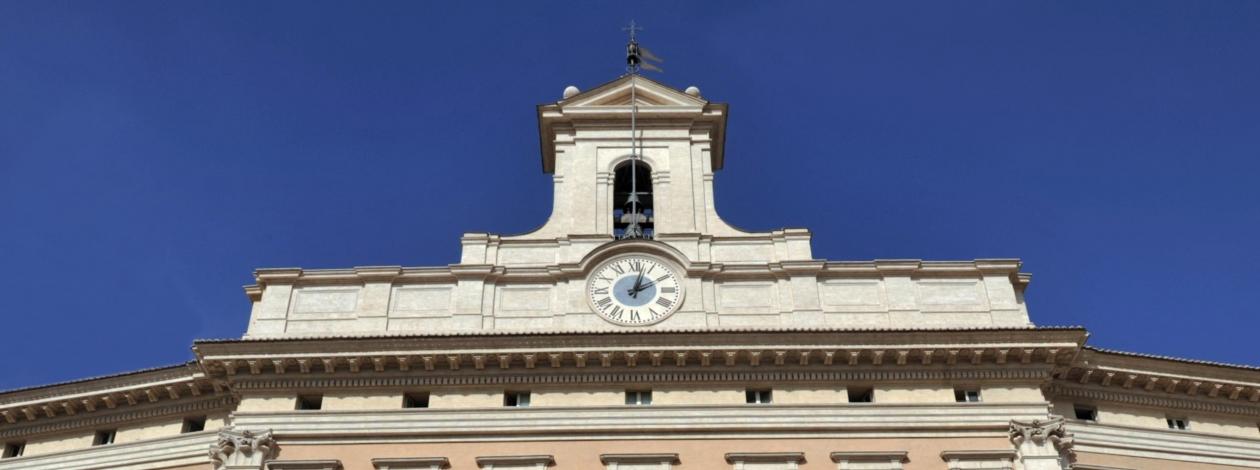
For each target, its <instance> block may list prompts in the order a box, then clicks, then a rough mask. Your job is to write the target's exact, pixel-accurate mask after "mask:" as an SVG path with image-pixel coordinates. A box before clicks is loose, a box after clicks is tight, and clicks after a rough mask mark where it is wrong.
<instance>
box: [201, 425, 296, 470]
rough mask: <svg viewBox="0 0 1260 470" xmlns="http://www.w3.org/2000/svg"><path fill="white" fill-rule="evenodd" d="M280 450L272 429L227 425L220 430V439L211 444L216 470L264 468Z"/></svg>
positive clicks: (211, 455)
mask: <svg viewBox="0 0 1260 470" xmlns="http://www.w3.org/2000/svg"><path fill="white" fill-rule="evenodd" d="M279 451H280V449H279V447H278V446H277V445H276V440H275V438H274V437H272V435H271V430H270V429H268V430H266V431H257V432H255V431H251V430H247V429H245V430H241V429H236V428H233V427H226V428H223V429H222V430H220V431H219V441H218V442H217V443H215V444H211V445H210V462H211V463H212V464H213V465H214V468H215V470H245V469H251V470H254V469H262V468H263V466H264V465H266V463H267V461H269V460H271V459H274V458H276V454H277V453H279Z"/></svg>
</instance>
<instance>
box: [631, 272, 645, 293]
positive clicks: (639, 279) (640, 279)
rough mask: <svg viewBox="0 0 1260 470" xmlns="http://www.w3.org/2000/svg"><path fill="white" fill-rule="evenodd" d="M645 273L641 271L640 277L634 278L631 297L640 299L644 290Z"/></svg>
mask: <svg viewBox="0 0 1260 470" xmlns="http://www.w3.org/2000/svg"><path fill="white" fill-rule="evenodd" d="M642 285H643V272H642V271H639V277H636V278H634V287H631V288H630V297H634V298H636V299H637V298H639V291H641V290H643V288H642V287H640V286H642Z"/></svg>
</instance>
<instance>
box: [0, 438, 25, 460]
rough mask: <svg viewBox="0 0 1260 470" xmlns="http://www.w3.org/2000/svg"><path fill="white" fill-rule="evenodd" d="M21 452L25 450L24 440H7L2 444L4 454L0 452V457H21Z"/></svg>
mask: <svg viewBox="0 0 1260 470" xmlns="http://www.w3.org/2000/svg"><path fill="white" fill-rule="evenodd" d="M23 452H26V443H25V442H7V443H5V444H4V454H0V458H6V459H10V458H13V457H21V456H22V453H23Z"/></svg>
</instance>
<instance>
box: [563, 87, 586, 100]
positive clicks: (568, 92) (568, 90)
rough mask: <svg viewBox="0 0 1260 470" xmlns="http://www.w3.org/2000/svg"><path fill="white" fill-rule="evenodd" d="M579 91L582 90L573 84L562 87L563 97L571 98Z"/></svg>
mask: <svg viewBox="0 0 1260 470" xmlns="http://www.w3.org/2000/svg"><path fill="white" fill-rule="evenodd" d="M581 92H582V90H579V89H578V87H575V86H573V85H569V86H567V87H564V98H565V99H569V98H572V97H574V96H577V94H578V93H581Z"/></svg>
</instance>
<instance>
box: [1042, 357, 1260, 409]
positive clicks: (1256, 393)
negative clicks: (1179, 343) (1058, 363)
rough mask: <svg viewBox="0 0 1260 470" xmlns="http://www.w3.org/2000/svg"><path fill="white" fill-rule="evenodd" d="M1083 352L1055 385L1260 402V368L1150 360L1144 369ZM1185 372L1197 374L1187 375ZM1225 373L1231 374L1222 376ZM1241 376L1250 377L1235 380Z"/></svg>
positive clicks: (1058, 374)
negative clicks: (1164, 364) (1168, 364)
mask: <svg viewBox="0 0 1260 470" xmlns="http://www.w3.org/2000/svg"><path fill="white" fill-rule="evenodd" d="M1086 353H1088V351H1086ZM1083 355H1084V356H1086V357H1085V358H1084V360H1079V359H1078V360H1076V361H1073V362H1074V363H1073V365H1072V367H1068V368H1063V369H1061V370H1059V371H1058V372H1057V373H1056V374H1055V379H1056V380H1055V383H1056V385H1058V386H1060V387H1061V388H1081V387H1084V388H1090V389H1097V390H1099V391H1107V390H1110V391H1114V392H1116V393H1120V394H1123V395H1132V396H1134V397H1138V396H1146V397H1153V398H1171V399H1184V400H1182V401H1185V400H1189V401H1194V402H1223V403H1235V404H1248V405H1251V406H1260V382H1258V381H1256V379H1257V378H1260V372H1252V371H1246V370H1243V371H1239V370H1228V371H1225V372H1230V374H1220V372H1222V371H1221V370H1219V368H1215V367H1211V366H1203V365H1195V366H1194V367H1186V364H1177V366H1178V367H1176V368H1159V367H1149V365H1151V364H1147V366H1148V367H1143V368H1141V369H1136V368H1127V367H1113V366H1110V365H1105V364H1101V363H1099V362H1097V361H1092V360H1090V358H1089V357H1088V356H1089V355H1088V354H1083ZM1154 365H1155V366H1159V365H1162V364H1154ZM1161 369H1162V370H1161ZM1170 369H1171V370H1170ZM1185 372H1190V373H1193V374H1194V375H1184V374H1183V373H1185ZM1239 372H1242V373H1239ZM1226 375H1227V376H1229V377H1230V378H1228V379H1227V378H1223V376H1226ZM1248 376H1253V377H1248ZM1239 378H1242V379H1250V380H1246V381H1239V380H1236V379H1239Z"/></svg>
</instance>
